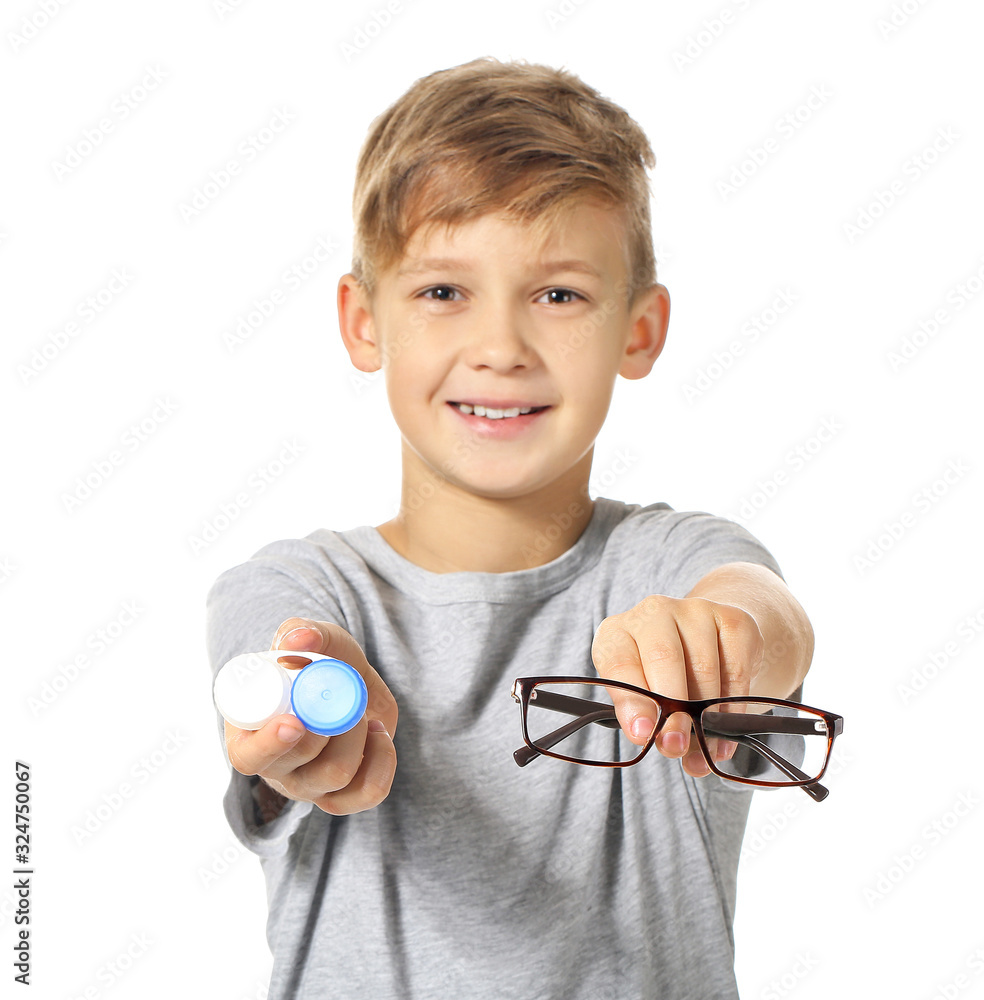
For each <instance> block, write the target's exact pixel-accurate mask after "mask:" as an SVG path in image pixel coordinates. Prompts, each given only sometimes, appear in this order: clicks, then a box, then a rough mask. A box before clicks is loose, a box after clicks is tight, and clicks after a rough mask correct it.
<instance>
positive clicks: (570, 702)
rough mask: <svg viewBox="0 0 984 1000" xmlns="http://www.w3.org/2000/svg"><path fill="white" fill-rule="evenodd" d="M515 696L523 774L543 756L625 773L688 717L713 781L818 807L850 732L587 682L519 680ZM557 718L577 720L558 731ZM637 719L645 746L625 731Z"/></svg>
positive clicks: (793, 716) (801, 718)
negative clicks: (796, 795) (666, 729)
mask: <svg viewBox="0 0 984 1000" xmlns="http://www.w3.org/2000/svg"><path fill="white" fill-rule="evenodd" d="M511 694H512V697H513V698H514V699H515V700H516V701H517V702H519V704H520V707H521V708H522V712H523V740H524V741H525V743H526V746H525V747H520V748H519V749H518V750H517V751H515V753H514V754H513V758H514V759H515V761H516V763H517V764H518V765H519V766H520V767H525V766H526V765H527V764H529V763H530V761H532V760H533V759H534V758H536V757H539V756H540V754H544V755H546V756H547V757H556V758H557V759H558V760H567V761H571V762H573V763H575V764H591V765H594V766H595V767H628V766H629V765H630V764H635V763H636V762H637V761H640V760H642V758H643V757H645V756H646V754H647V753H648V752H649V750H650V748H651V747H652V746H653V744H654V743H655V742H656V737H657V736H658V735H659V733H660V732H661V730H662V729H663V726H664V724H665V723H666V720H667V719H668V718H669V717H670V716H671V715H672V714H673V713H675V712H683V713H684V714H685V715H688V716H689V717H690V723H691V732H692V733H694V734H696V737H697V743H698V745H699V747H700V750H701V752H702V753H703V755H704V759H705V761H706V762H707V766H708V767H709V768H710V769H711V771H712V772H713V773H714V774H716V775H718V776H719V777H721V778H728V779H729V780H731V781H739V782H742V783H744V784H747V785H761V786H766V787H770V788H777V787H783V786H797V785H798V786H800V787H801V788H802V789H803V790H804V791H805V792H806V793H807V794H808V795H810V796H811V797H812V798H813V799H815V800H816V801H817V802H821V801H823V799H825V798H826V797H827V795H828V794H829V793H828V790H827V789H826V788H825V787H824V786H823V785H821V784H820V778H821V777H823V773H824V771H825V770H826V769H827V763H828V762H829V760H830V753H831V750H832V749H833V745H834V737H835V736H839V735H840V734H841V733H842V732H843V730H844V719H843V717H842V716H840V715H835V714H834V713H833V712H824V711H823V710H821V709H819V708H810V707H809V706H807V705H800V704H799V703H798V702H795V701H785V700H783V699H781V698H752V697H744V696H738V697H730V698H706V699H702V700H697V701H686V700H683V699H679V698H668V697H666V696H665V695H661V694H656V693H655V692H654V691H647V690H646V689H645V688H640V687H636V686H635V685H633V684H627V683H626V682H624V681H615V680H599V679H597V678H589V677H519V678H517V679H516V681H515V683H514V684H513V688H512V692H511ZM558 715H560V716H564V715H566V716H569V717H570V721H568V722H566V723H563V724H561V725H560V726H559V727H558V726H557V722H558V718H557V717H558ZM637 717H642V718H648V719H650V720H651V721H652V722H653V727H652V730H651V731H650V733H649V735H648V736H647V737H646V741H645V743H644V744H643V745H642V746H640V745H639V744H637V743H633V742H632V741H631V740H630V739H629V738H628V736H626V734H625V729H624V728H623V727H624V726H627V725H629V724H630V723H631V721H632V720H633V719H636V718H637ZM555 747H557V748H558V749H554V748H555Z"/></svg>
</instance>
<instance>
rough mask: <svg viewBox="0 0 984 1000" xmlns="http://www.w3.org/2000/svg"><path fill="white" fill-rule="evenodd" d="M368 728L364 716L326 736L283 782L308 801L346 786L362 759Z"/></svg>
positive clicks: (295, 793)
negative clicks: (342, 730)
mask: <svg viewBox="0 0 984 1000" xmlns="http://www.w3.org/2000/svg"><path fill="white" fill-rule="evenodd" d="M367 730H368V723H367V721H366V720H365V719H362V720H361V721H360V722H359V724H358V725H357V726H355V727H354V728H353V729H350V730H349V731H348V732H347V733H342V734H341V735H340V736H332V737H331V738H330V739H326V745H325V746H323V747H322V748H321V752H320V753H319V754H318V755H317V756H316V757H313V758H312V759H311V760H309V761H306V762H304V763H303V764H300V765H299V766H297V767H295V768H294V769H293V770H292V771H291V772H290V773H289V774H287V775H285V776H284V777H282V778H280V779H279V780H280V782H281V783H282V784H283V786H284V787H285V788H286V789H287V790H288V791H289V792H290V794H291V795H295V796H297V797H298V798H300V799H304V800H306V801H308V802H317V801H318V799H320V798H321V797H322V796H323V795H325V794H326V793H328V792H337V791H339V789H342V788H345V786H346V785H348V784H349V782H350V781H351V780H352V779H353V778H354V777H355V774H356V772H357V771H358V770H359V766H360V764H361V763H362V756H363V753H364V751H365V745H366V735H367ZM322 738H323V739H324V737H322Z"/></svg>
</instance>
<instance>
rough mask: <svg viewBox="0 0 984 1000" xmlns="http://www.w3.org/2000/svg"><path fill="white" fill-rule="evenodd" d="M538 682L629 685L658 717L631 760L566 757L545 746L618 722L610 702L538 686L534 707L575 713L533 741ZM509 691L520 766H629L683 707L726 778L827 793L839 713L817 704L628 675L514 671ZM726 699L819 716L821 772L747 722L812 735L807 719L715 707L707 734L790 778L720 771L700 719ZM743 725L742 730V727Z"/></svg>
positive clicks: (816, 797)
mask: <svg viewBox="0 0 984 1000" xmlns="http://www.w3.org/2000/svg"><path fill="white" fill-rule="evenodd" d="M539 684H592V685H595V684H597V685H602V686H604V687H617V688H622V689H623V690H626V691H631V692H633V693H634V694H638V695H642V696H643V697H646V698H649V699H650V700H652V701H654V702H656V705H657V706H658V708H659V719H658V721H657V723H656V726H655V727H654V729H653V731H652V733H651V734H650V737H649V739H648V740H647V741H646V744H645V746H643V747H642V749H641V752H640V753H639V755H638V757H635V758H634V759H633V760H627V761H621V760H615V761H600V760H580V759H578V758H577V757H569V756H568V755H567V754H562V753H557V752H555V751H553V750H550V749H549V747H551V746H553V745H554V744H555V743H559V742H560V741H561V740H563V739H566V738H567V737H568V736H571V735H572V734H573V733H576V732H577V731H578V730H579V729H581V728H583V727H584V726H586V725H590V724H591V723H595V724H596V725H600V726H605V727H606V728H608V729H619V728H620V723H619V721H618V719H617V718H616V716H615V711H614V708H609V707H607V706H600V707H599V704H598V703H597V702H593V701H588V700H587V699H584V698H576V697H574V696H572V695H565V694H558V693H556V692H553V691H539V692H537V697H538V706H537V707H539V708H546V709H550V710H553V711H557V712H562V713H565V714H567V715H574V716H578V717H577V718H575V719H574V720H573V721H571V722H569V723H567V725H565V726H561V727H560V728H559V729H555V730H554V731H553V732H552V733H547V734H546V735H545V736H543V737H540V739H539V740H538V741H537V743H538V744H539V745H536V744H534V742H533V741H532V740H531V739H530V734H529V730H528V728H527V724H526V713H527V710H528V708H529V704H530V695H531V694H532V692H533V691H534V689H535V688H536V687H537V685H539ZM510 694H511V695H512V697H513V699H514V700H515V701H517V702H519V705H520V708H521V709H522V722H523V741H524V742H525V743H526V746H525V747H520V748H519V749H518V750H516V751H515V752H514V753H513V759H514V760H515V761H516V763H517V764H518V765H519V766H520V767H525V766H526V765H527V764H529V763H530V761H532V760H534V759H535V758H537V757H539V756H540V755H541V754H542V755H544V756H547V757H555V758H557V760H566V761H570V762H571V763H572V764H586V765H587V766H589V767H628V766H630V765H632V764H638V763H639V761H640V760H642V758H643V757H645V756H646V754H647V753H649V750H650V749H651V748H652V746H653V745H654V744H655V742H656V737H657V736H659V734H660V732H661V731H662V729H663V725H664V723H665V722H666V720H667V719H668V718H669V717H670V716H671V715H673V714H674V713H675V712H683V713H684V714H685V715H688V716H690V724H691V732H693V733H694V734H695V735H696V736H697V743H698V745H699V746H700V749H701V752H702V753H703V755H704V760H705V762H706V763H707V766H708V767H709V768H710V769H711V771H712V772H713V773H714V774H716V775H718V777H720V778H725V779H726V780H728V781H737V782H740V783H741V784H745V785H758V786H761V787H765V788H795V787H797V786H799V787H800V788H802V789H803V791H805V792H806V793H807V794H808V795H809V796H810V797H811V798H813V799H814V800H815V801H817V802H822V801H823V800H824V799H825V798H826V797H827V796H828V795H829V794H830V792H829V789H827V788H825V787H824V786H823V785H821V784H820V779H821V778H822V777H823V775H824V772H825V771H826V770H827V765H828V764H829V763H830V754H831V750H832V749H833V745H834V739H835V737H837V736H840V734H841V733H842V732H843V731H844V718H843V716H840V715H835V714H834V713H833V712H826V711H824V710H823V709H820V708H813V707H812V706H811V705H803V704H801V703H800V702H797V701H787V700H785V699H783V698H762V697H758V696H756V695H736V696H732V697H727V698H704V699H699V700H693V701H688V700H684V699H680V698H670V697H667V696H666V695H662V694H657V693H656V692H655V691H648V690H646V688H640V687H636V685H634V684H629V683H627V682H626V681H615V680H608V679H606V678H604V677H517V678H516V680H515V681H514V682H513V686H512V691H511V692H510ZM728 702H755V703H756V704H762V705H775V706H777V707H780V708H790V709H805V710H806V711H808V712H813V713H814V714H815V715H819V716H821V717H822V718H823V721H824V724H825V726H826V729H827V753H826V756H825V757H824V761H823V767H821V768H820V771H819V773H818V774H816V775H815V776H812V777H811V776H810V775H808V774H804V772H803V771H801V770H800V769H799V768H798V767H796V765H795V764H792V763H790V761H788V760H785V759H784V758H783V757H780V756H779V754H777V753H776V752H775V751H774V750H773V749H772V748H771V747H769V746H768V745H767V744H766V743H764V742H763V741H762V740H759V739H756V738H755V736H754V735H752V733H751V732H750V731H749V729H748V727H749V726H750V725H754V728H755V732H756V733H761V732H762V730H763V728H765V729H767V730H768V731H769V732H773V733H789V734H797V733H798V734H801V735H804V734H811V735H813V734H815V733H816V728H815V723H813V722H811V721H810V720H809V719H796V718H790V717H789V716H783V715H768V716H767V715H759V716H757V717H756V720H755V721H754V723H751V722H749V720H748V719H746V718H745V717H744V716H739V715H730V714H729V713H727V712H716V713H714V715H715V716H716V718H715V720H714V722H715V726H717V727H720V728H715V729H712V730H711V731H710V735H711V736H723V737H727V738H728V739H729V740H732V741H734V742H735V743H737V744H739V745H740V746H747V747H750V748H751V749H753V750H755V751H756V752H758V753H759V754H761V755H762V756H763V757H766V758H767V759H768V760H769V761H770V762H771V763H772V764H773V765H774V766H775V767H776V769H777V770H779V771H782V772H783V774H785V775H787V776H788V777H789V779H790V780H789V781H784V782H775V781H761V780H759V779H756V778H741V777H737V776H735V775H733V774H726V773H725V772H724V771H721V770H720V769H719V768H718V767H717V766H716V765H715V764H714V761H713V760H712V759H711V752H710V750H709V749H708V747H707V740H706V739H705V731H704V723H703V722H702V721H701V717H702V715H703V712H704V709H706V708H707V707H708V706H710V705H719V704H722V703H728ZM766 719H767V720H768V722H767V724H766V723H765V722H764V720H766ZM743 729H744V731H742V730H743Z"/></svg>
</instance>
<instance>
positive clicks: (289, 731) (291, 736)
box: [277, 722, 304, 743]
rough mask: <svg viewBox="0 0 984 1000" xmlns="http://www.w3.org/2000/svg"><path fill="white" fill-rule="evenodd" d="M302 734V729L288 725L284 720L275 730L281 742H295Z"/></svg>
mask: <svg viewBox="0 0 984 1000" xmlns="http://www.w3.org/2000/svg"><path fill="white" fill-rule="evenodd" d="M303 735H304V730H303V729H298V728H297V726H291V725H288V724H287V723H286V722H285V723H284V724H283V725H281V727H280V728H279V729H278V730H277V739H278V740H280V742H281V743H296V742H297V741H298V740H299V739H300V738H301V737H302V736H303Z"/></svg>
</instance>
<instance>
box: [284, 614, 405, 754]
mask: <svg viewBox="0 0 984 1000" xmlns="http://www.w3.org/2000/svg"><path fill="white" fill-rule="evenodd" d="M273 641H274V644H273V646H272V647H271V648H272V649H296V650H298V651H299V652H301V651H303V652H309V653H321V654H323V655H324V656H331V657H334V658H335V659H336V660H341V661H342V662H343V663H347V664H349V665H350V666H352V667H355V669H356V670H358V671H359V673H360V674H361V675H362V679H363V680H364V681H365V682H366V690H367V691H368V693H369V703H368V705H367V707H366V716H367V718H369V719H380V720H381V721H382V722H383V725H384V726H385V728H386V730H387V732H388V733H389V734H390V735H391V736H392V735H395V733H396V722H397V715H398V712H397V707H396V700H395V699H394V698H393V695H392V693H391V692H390V689H389V688H388V687H387V686H386V684H385V682H384V681H383V679H382V678H381V677H380V676H379V674H378V673H377V672H376V670H375V669H374V668H373V667H372V666H371V664H370V663H369V661H368V660H367V659H366V654H365V653H364V652H363V650H362V647H361V646H360V645H359V644H358V642H356V640H355V637H354V636H353V635H351V634H350V633H349V632H346V631H345V629H343V628H342V626H341V625H338V624H337V623H335V622H323V621H316V620H314V619H311V618H288V619H287V620H286V621H285V622H283V624H282V625H281V626H280V627H279V628H278V629H277V631H276V634H275V635H274V640H273ZM284 666H286V667H301V666H304V664H303V663H301V662H300V660H299V659H298V662H297V663H290V662H288V661H286V660H284Z"/></svg>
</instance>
